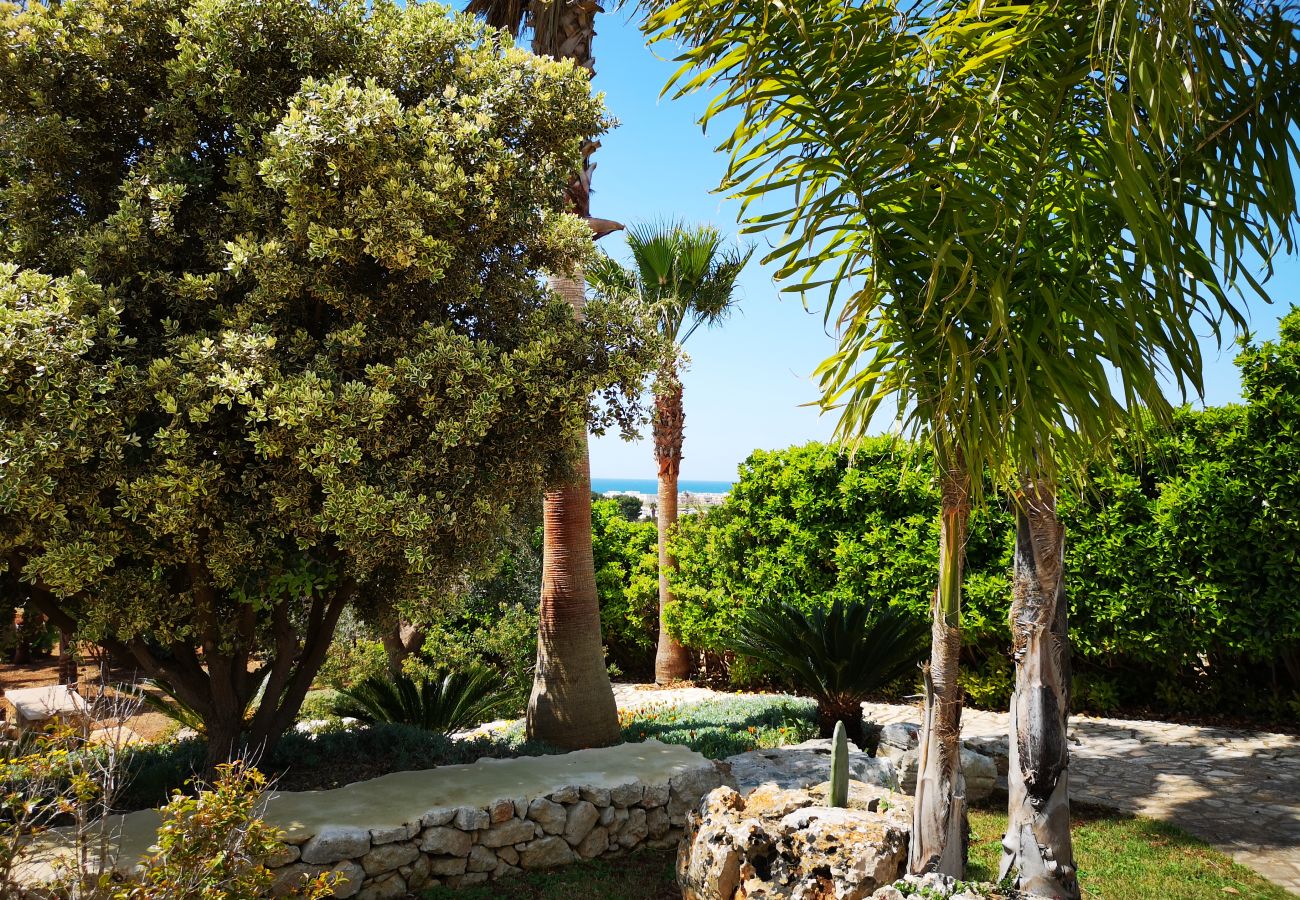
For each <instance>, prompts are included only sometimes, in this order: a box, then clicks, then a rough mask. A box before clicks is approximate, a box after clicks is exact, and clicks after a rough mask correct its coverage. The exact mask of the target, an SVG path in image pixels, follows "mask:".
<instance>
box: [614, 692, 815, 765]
mask: <svg viewBox="0 0 1300 900" xmlns="http://www.w3.org/2000/svg"><path fill="white" fill-rule="evenodd" d="M619 723H620V725H621V726H622V730H623V740H625V741H628V742H631V743H638V742H640V741H645V740H656V741H662V742H663V743H665V744H683V745H685V746H687V747H690V748H691V749H692V750H694V751H696V752H697V753H700V754H702V755H704V756H707V757H708V758H709V759H722V758H724V757H727V756H734V755H735V754H737V753H746V752H748V751H750V750H757V749H760V748H764V747H780V746H783V745H786V744H798V743H800V742H802V741H806V740H808V739H809V738H811V737H813V736H815V735H816V734H817V721H816V705H815V704H814V703H813V702H812V701H810V700H802V699H795V698H792V697H725V698H717V699H712V700H705V701H702V702H700V703H685V704H675V703H652V704H648V705H646V706H642V707H638V708H637V709H633V710H623V711H621V712H620V713H619Z"/></svg>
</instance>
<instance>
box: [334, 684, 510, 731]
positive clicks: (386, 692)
mask: <svg viewBox="0 0 1300 900" xmlns="http://www.w3.org/2000/svg"><path fill="white" fill-rule="evenodd" d="M510 705H511V700H510V696H509V694H508V693H507V692H506V687H505V682H504V681H502V679H501V677H500V676H499V675H497V674H496V673H495V672H493V671H491V670H490V669H484V668H473V669H469V670H467V671H464V672H448V673H446V674H444V675H442V676H441V677H438V678H430V679H424V678H421V679H415V678H412V677H411V676H409V675H405V674H403V675H397V676H392V675H390V676H387V677H384V676H378V675H374V676H371V677H369V678H366V679H364V680H363V681H361V682H360V683H359V684H356V685H353V686H352V687H345V688H340V689H339V691H338V696H337V697H336V698H335V702H334V706H333V712H334V714H335V715H336V716H339V717H340V718H352V719H356V720H357V721H359V722H361V723H363V724H365V725H377V724H380V723H384V724H396V725H414V726H416V727H417V728H422V729H424V730H425V731H432V732H435V733H437V734H451V733H453V732H456V731H463V730H465V729H468V728H473V727H474V726H475V725H479V724H482V723H483V722H488V721H491V720H492V719H493V718H495V716H496V714H498V713H500V712H502V711H503V710H505V709H507V708H509V707H510Z"/></svg>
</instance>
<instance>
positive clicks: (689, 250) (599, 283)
mask: <svg viewBox="0 0 1300 900" xmlns="http://www.w3.org/2000/svg"><path fill="white" fill-rule="evenodd" d="M627 244H628V248H629V249H630V250H631V251H632V260H633V263H634V268H631V269H629V268H627V267H625V266H623V265H621V264H619V263H618V262H616V261H615V260H614V259H612V258H611V257H609V256H607V255H605V256H601V257H600V258H598V260H597V261H596V262H595V263H594V264H593V265H592V266H590V267H589V268H588V270H587V282H588V283H589V284H590V285H591V286H592V288H594V289H595V291H596V292H597V293H598V294H602V295H605V296H623V297H631V298H634V299H635V300H636V301H637V302H638V304H639V305H640V306H641V308H642V309H643V311H644V312H645V313H646V314H647V315H648V316H649V317H650V318H651V320H653V321H654V322H655V323H656V327H657V328H658V331H659V335H660V336H661V337H662V338H663V339H664V341H665V343H666V344H667V346H668V349H669V355H668V357H667V358H666V359H665V360H664V362H663V364H662V365H661V366H660V367H659V372H658V373H657V374H656V376H655V383H654V397H655V409H654V420H653V427H654V444H655V462H656V463H657V464H658V468H659V504H658V515H657V516H656V517H655V521H656V523H657V524H658V526H659V643H658V648H657V650H656V652H655V681H656V682H658V683H659V684H666V683H668V682H670V681H676V680H678V679H682V678H686V677H687V676H689V675H690V673H691V667H692V666H691V654H690V651H689V650H687V649H686V648H685V647H683V646H682V644H681V642H680V641H678V640H677V639H676V638H674V637H673V636H672V635H671V634H670V633H669V632H668V628H667V625H666V624H665V620H664V615H665V613H666V612H667V610H668V607H669V605H670V604H671V603H672V602H673V599H674V598H673V593H672V586H671V583H670V581H669V578H670V576H671V574H672V572H673V570H674V569H675V568H676V561H675V560H674V559H673V557H672V554H671V553H669V551H668V536H669V534H670V533H671V531H672V529H673V526H675V525H676V524H677V479H678V476H679V474H680V473H681V464H682V439H683V431H684V428H685V423H686V413H685V409H684V407H683V405H682V380H681V369H682V365H683V360H684V356H683V353H682V347H683V345H684V344H685V343H686V341H687V340H688V339H689V338H690V336H691V335H692V334H694V333H695V332H696V330H697V329H699V328H700V327H701V326H704V327H709V326H712V325H716V324H717V323H718V322H721V321H722V320H723V319H724V318H726V316H727V314H728V313H729V312H730V311H731V309H732V307H733V306H734V305H735V303H736V279H737V278H739V277H740V273H741V271H742V270H743V269H744V268H745V264H746V263H747V262H749V258H750V256H752V255H753V250H752V249H748V250H740V249H735V248H725V247H724V246H723V241H722V235H721V234H720V233H719V232H718V230H717V229H716V228H713V227H712V226H708V225H704V226H698V227H695V228H688V227H686V226H684V225H682V224H680V223H676V222H667V223H652V224H644V225H640V226H636V227H633V228H632V229H630V230H629V231H628V235H627Z"/></svg>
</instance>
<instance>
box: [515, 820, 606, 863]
mask: <svg viewBox="0 0 1300 900" xmlns="http://www.w3.org/2000/svg"><path fill="white" fill-rule="evenodd" d="M588 831H590V829H588ZM571 862H573V849H572V848H571V847H570V846H569V845H568V844H566V843H565V842H564V839H563V838H559V837H555V836H554V835H547V836H546V837H542V838H538V839H537V840H535V841H533V842H532V843H530V844H529V845H528V846H526V847H524V849H523V850H522V851H521V852H520V854H519V864H520V865H521V866H523V867H524V868H525V869H549V868H551V867H552V866H563V865H565V864H567V863H571Z"/></svg>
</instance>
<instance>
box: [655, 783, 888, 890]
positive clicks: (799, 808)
mask: <svg viewBox="0 0 1300 900" xmlns="http://www.w3.org/2000/svg"><path fill="white" fill-rule="evenodd" d="M850 788H851V789H850V799H849V807H848V808H842V809H834V808H830V807H827V806H825V805H824V800H822V799H819V798H818V796H816V793H815V792H812V791H807V790H789V789H783V788H780V787H777V786H776V785H773V784H765V785H761V786H760V787H758V788H756V789H754V791H753V792H752V793H750V794H749V795H748V796H747V797H746V796H742V795H741V794H740V793H738V792H737V791H735V790H732V789H731V788H729V787H721V788H718V789H717V790H715V791H713V792H712V793H710V794H709V795H708V796H707V797H706V798H705V800H704V802H703V803H702V804H701V805H700V811H699V812H695V813H692V814H691V815H690V816H689V817H688V820H687V826H686V837H685V839H684V840H683V841H682V844H681V848H680V849H679V851H678V857H677V876H678V883H679V884H680V885H681V887H682V897H683V898H684V900H739V898H746V900H822V898H832V897H833V898H836V900H864V898H866V897H869V896H871V894H872V892H873V891H875V890H877V889H878V888H880V887H883V886H885V885H889V884H892V883H893V882H894V881H895V879H897V878H898V877H899V876H900V875H902V873H903V869H904V867H905V866H906V864H907V841H908V829H909V821H910V818H911V814H910V811H909V806H908V804H907V802H906V800H905V798H897V797H894V798H893V801H892V802H891V800H890V795H889V794H888V792H887V791H881V790H880V788H879V787H878V786H874V785H864V784H862V783H860V782H859V783H857V784H853V783H852V782H851V783H850ZM825 790H826V786H825V785H822V786H821V788H820V793H822V794H824V792H825Z"/></svg>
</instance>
